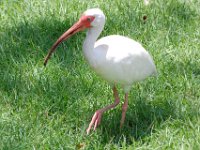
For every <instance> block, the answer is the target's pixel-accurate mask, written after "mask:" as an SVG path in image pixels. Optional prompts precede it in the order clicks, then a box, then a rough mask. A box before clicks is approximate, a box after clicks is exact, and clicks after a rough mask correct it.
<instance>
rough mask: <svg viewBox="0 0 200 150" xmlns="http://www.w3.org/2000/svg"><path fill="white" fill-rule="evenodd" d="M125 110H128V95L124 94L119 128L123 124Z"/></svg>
mask: <svg viewBox="0 0 200 150" xmlns="http://www.w3.org/2000/svg"><path fill="white" fill-rule="evenodd" d="M127 108H128V93H126V94H125V101H124V104H123V106H122V119H121V122H120V128H122V126H123V124H124V120H125V117H126V111H127Z"/></svg>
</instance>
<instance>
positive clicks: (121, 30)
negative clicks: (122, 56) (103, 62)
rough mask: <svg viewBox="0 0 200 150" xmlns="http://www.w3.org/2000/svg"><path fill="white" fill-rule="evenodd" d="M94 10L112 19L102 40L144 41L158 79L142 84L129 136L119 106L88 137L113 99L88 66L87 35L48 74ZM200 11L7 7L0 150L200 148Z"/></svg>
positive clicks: (128, 4) (158, 6)
mask: <svg viewBox="0 0 200 150" xmlns="http://www.w3.org/2000/svg"><path fill="white" fill-rule="evenodd" d="M92 7H100V8H101V9H102V10H103V11H104V12H105V14H106V16H107V22H106V26H105V29H104V31H103V33H102V34H101V36H106V35H110V34H121V35H126V36H129V37H131V38H133V39H135V40H137V41H139V42H141V43H142V44H143V46H144V47H145V48H146V49H148V50H149V51H150V53H151V54H152V56H153V58H154V60H155V63H156V66H157V70H158V73H159V76H158V78H149V79H147V80H145V81H143V82H140V83H136V84H135V85H133V87H132V90H131V93H130V96H129V97H130V98H129V99H130V101H129V109H128V112H127V117H126V122H125V126H124V128H123V129H122V131H120V130H119V120H120V117H121V107H119V106H118V107H117V108H116V109H114V110H112V111H109V112H107V113H105V114H104V117H103V120H102V124H101V126H100V127H99V128H98V130H97V131H96V132H92V133H91V134H90V135H89V136H86V134H85V130H86V128H87V125H88V123H89V122H90V119H91V116H92V115H93V113H94V111H95V110H96V109H98V108H101V107H103V106H105V105H107V104H109V103H111V102H112V101H113V98H112V92H111V89H110V87H109V86H108V84H107V83H106V82H105V81H104V80H102V79H101V78H100V77H98V76H96V74H95V73H94V72H93V71H92V70H91V69H90V68H89V66H88V65H87V63H86V61H85V60H84V58H83V55H82V49H81V47H82V46H81V45H82V41H83V39H84V37H85V33H79V34H77V35H75V36H74V37H73V38H71V39H69V40H68V41H66V42H65V43H63V44H62V45H61V46H60V47H59V48H58V50H57V51H56V53H55V54H54V56H53V57H52V59H51V60H50V62H49V64H48V67H47V68H43V58H44V56H45V55H46V54H47V50H48V49H49V48H50V47H51V46H52V44H53V43H54V42H55V40H56V39H57V38H58V37H59V36H60V35H61V33H63V32H64V31H65V30H66V29H68V28H69V27H70V26H71V25H72V24H73V23H74V22H75V21H76V20H77V19H78V18H79V16H80V14H81V13H82V12H84V11H85V10H86V9H87V8H92ZM199 8H200V1H199V0H190V1H189V0H188V1H187V0H177V1H174V0H169V1H164V0H163V1H160V0H152V3H151V5H149V6H144V5H143V1H141V0H140V1H139V0H137V1H135V0H124V1H123V2H122V1H120V0H116V1H109V0H106V1H103V0H99V1H94V0H90V1H86V0H83V1H79V0H73V1H69V0H67V1H64V0H56V1H53V0H51V1H39V0H34V1H31V0H26V1H25V0H24V1H23V0H20V1H15V0H4V1H0V115H1V117H0V139H1V140H0V149H5V150H7V149H12V150H14V149H194V150H196V149H200V92H199V89H200V53H199V50H200V42H199V41H200V26H199V20H200V15H199V14H200V10H199ZM143 15H147V17H148V18H147V21H146V23H144V21H143V20H142V17H143ZM120 96H121V98H123V92H122V91H120ZM121 101H122V102H123V99H121Z"/></svg>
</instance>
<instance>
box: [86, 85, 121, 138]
mask: <svg viewBox="0 0 200 150" xmlns="http://www.w3.org/2000/svg"><path fill="white" fill-rule="evenodd" d="M113 95H114V98H115V102H114V103H113V104H111V105H108V106H106V107H104V108H102V109H99V110H97V111H96V112H95V113H94V115H93V117H92V120H91V122H90V124H89V127H88V128H87V134H89V133H90V130H91V128H92V126H93V125H94V130H96V127H97V126H98V125H99V124H100V122H101V117H102V114H103V113H104V112H105V111H107V110H109V109H112V108H114V107H116V106H117V105H118V104H119V102H120V99H119V96H118V92H117V89H116V87H115V86H114V87H113Z"/></svg>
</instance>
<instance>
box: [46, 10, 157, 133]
mask: <svg viewBox="0 0 200 150" xmlns="http://www.w3.org/2000/svg"><path fill="white" fill-rule="evenodd" d="M104 24H105V15H104V13H103V12H102V11H101V10H100V9H98V8H95V9H89V10H87V11H85V12H84V13H83V15H82V17H81V18H80V19H79V21H78V22H77V23H75V24H74V25H73V26H72V27H71V28H70V29H69V30H67V31H66V32H65V33H64V34H63V35H61V36H60V38H59V39H58V40H57V41H56V43H54V45H53V46H52V48H51V50H50V51H49V53H48V55H47V57H46V59H45V62H44V65H46V63H47V61H48V59H49V58H50V56H51V54H52V52H53V51H54V50H55V49H56V47H57V46H58V45H59V44H60V43H61V42H62V41H64V40H66V39H67V38H69V37H70V36H72V35H73V34H75V33H76V32H78V31H81V30H83V29H85V28H88V32H87V35H86V38H85V40H84V43H83V53H84V55H85V58H86V59H87V61H88V63H89V64H90V66H91V67H92V68H93V69H94V71H95V72H96V73H97V74H98V75H100V76H101V77H102V78H104V79H105V80H107V81H108V82H109V83H110V84H111V85H112V86H113V87H112V89H113V95H114V98H115V101H114V103H113V104H111V105H108V106H106V107H104V108H102V109H99V110H97V111H96V112H95V114H94V116H93V117H92V120H91V122H90V124H89V127H88V129H87V133H89V132H90V130H91V128H92V126H94V130H95V129H96V127H97V126H98V125H99V124H100V121H101V117H102V114H103V113H104V112H105V111H107V110H109V109H111V108H114V107H116V106H117V105H118V104H119V102H120V100H119V96H118V92H117V89H116V84H120V85H122V87H123V88H124V91H125V101H124V104H123V106H122V118H121V123H120V126H121V127H122V125H123V123H124V120H125V114H126V110H127V107H128V92H129V90H130V87H131V85H132V84H133V83H134V82H136V81H141V80H143V79H145V78H146V77H148V76H150V75H152V74H155V73H156V67H155V65H154V62H153V59H152V57H151V56H150V54H149V53H148V52H147V51H146V50H145V49H144V48H143V47H142V45H141V44H140V43H138V42H136V41H134V40H132V39H130V38H127V37H124V36H119V35H111V36H107V37H103V38H101V39H99V40H97V39H98V37H99V35H100V33H101V32H102V30H103V28H104Z"/></svg>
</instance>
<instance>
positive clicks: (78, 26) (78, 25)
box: [44, 19, 86, 66]
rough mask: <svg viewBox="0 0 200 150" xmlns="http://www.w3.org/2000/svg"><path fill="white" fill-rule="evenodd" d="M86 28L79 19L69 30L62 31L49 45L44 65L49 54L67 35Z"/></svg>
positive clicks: (69, 35)
mask: <svg viewBox="0 0 200 150" xmlns="http://www.w3.org/2000/svg"><path fill="white" fill-rule="evenodd" d="M85 28H86V26H85V24H84V22H82V21H81V19H80V20H79V21H78V22H77V23H75V24H74V25H73V26H72V27H71V28H70V29H69V30H67V31H66V32H65V33H63V34H62V35H61V36H60V37H59V38H58V40H57V41H56V42H55V43H54V44H53V46H52V47H51V49H50V50H49V53H48V54H47V56H46V57H45V60H44V66H46V64H47V62H48V60H49V58H50V57H51V54H52V53H53V52H54V51H55V49H56V48H57V47H58V45H59V44H60V43H62V42H63V41H65V40H66V39H68V38H69V37H71V36H72V35H74V34H75V33H77V32H79V31H82V30H84V29H85Z"/></svg>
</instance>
